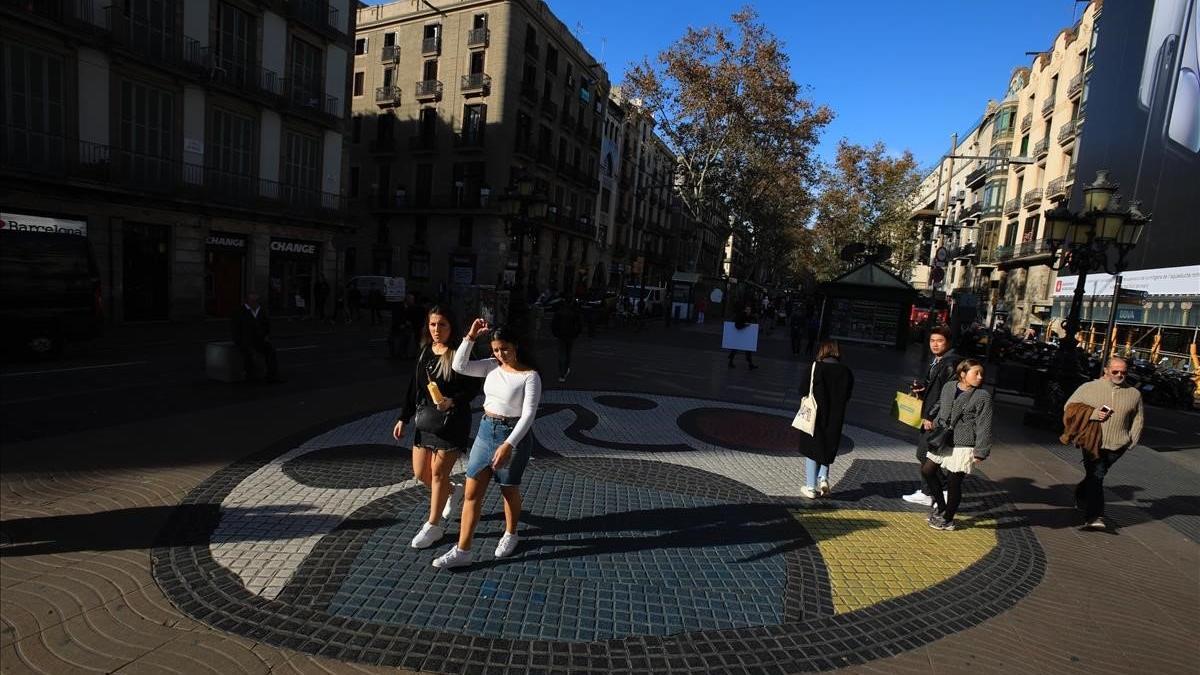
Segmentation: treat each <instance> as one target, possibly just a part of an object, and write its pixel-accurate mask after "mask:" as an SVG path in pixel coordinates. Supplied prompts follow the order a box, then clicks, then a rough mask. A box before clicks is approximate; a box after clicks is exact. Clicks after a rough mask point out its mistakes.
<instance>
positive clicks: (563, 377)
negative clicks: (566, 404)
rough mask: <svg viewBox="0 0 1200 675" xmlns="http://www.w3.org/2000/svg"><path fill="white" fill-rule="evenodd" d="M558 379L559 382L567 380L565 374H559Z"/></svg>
mask: <svg viewBox="0 0 1200 675" xmlns="http://www.w3.org/2000/svg"><path fill="white" fill-rule="evenodd" d="M558 381H559V382H566V381H567V376H566V375H559V377H558Z"/></svg>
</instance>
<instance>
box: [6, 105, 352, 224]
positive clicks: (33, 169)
mask: <svg viewBox="0 0 1200 675" xmlns="http://www.w3.org/2000/svg"><path fill="white" fill-rule="evenodd" d="M0 167H2V168H0V171H11V170H16V171H18V172H20V173H21V175H22V176H25V177H28V176H34V177H39V176H40V177H46V178H53V179H55V180H70V181H78V182H80V183H86V184H92V185H95V186H100V187H106V188H110V189H115V190H125V191H133V192H142V193H150V194H159V195H162V196H163V197H164V198H170V199H179V200H195V201H201V202H212V203H217V204H222V205H228V206H233V207H239V208H255V209H265V210H272V211H278V210H280V209H283V210H285V211H287V212H293V213H297V214H300V215H312V212H313V209H314V208H315V209H319V210H320V211H341V210H343V209H344V208H345V203H344V200H343V199H342V197H341V195H338V194H334V193H327V192H323V191H321V190H319V189H317V188H315V187H297V186H290V185H285V184H281V183H278V182H275V181H270V180H266V179H262V178H257V177H255V176H253V175H249V174H240V173H236V172H231V171H224V170H220V169H216V168H213V167H208V166H204V165H202V164H195V163H191V162H184V161H182V160H181V159H178V158H176V157H172V156H169V155H164V154H153V153H145V152H133V151H129V150H125V149H122V148H119V147H114V146H109V145H102V144H99V143H91V142H89V141H82V140H79V139H75V138H70V137H67V136H63V135H57V134H45V133H40V132H34V131H29V130H28V129H19V128H15V127H5V128H4V143H0Z"/></svg>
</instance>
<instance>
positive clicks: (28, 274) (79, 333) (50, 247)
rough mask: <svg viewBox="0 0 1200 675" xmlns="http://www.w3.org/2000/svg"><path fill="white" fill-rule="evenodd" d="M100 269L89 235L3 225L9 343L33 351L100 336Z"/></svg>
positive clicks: (2, 304) (47, 351)
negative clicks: (26, 229)
mask: <svg viewBox="0 0 1200 675" xmlns="http://www.w3.org/2000/svg"><path fill="white" fill-rule="evenodd" d="M103 309H104V305H103V296H102V295H101V293H100V272H99V269H98V268H97V267H96V260H95V257H94V256H93V255H92V249H91V245H90V244H89V243H88V240H87V238H86V237H81V236H75V235H66V234H57V233H48V232H17V231H12V230H0V323H2V325H3V329H2V330H0V334H2V335H3V341H4V344H5V346H6V348H12V349H14V350H21V351H24V352H26V353H27V354H32V355H34V356H42V357H50V356H56V355H58V354H60V353H61V352H62V349H63V346H64V344H65V343H67V342H69V341H70V342H73V341H82V340H89V339H92V338H94V337H96V336H98V335H99V334H100V332H101V328H102V326H103V323H104V312H103Z"/></svg>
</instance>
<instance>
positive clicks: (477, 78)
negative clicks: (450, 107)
mask: <svg viewBox="0 0 1200 675" xmlns="http://www.w3.org/2000/svg"><path fill="white" fill-rule="evenodd" d="M491 88H492V76H491V75H488V74H487V73H471V74H469V75H463V76H462V83H461V86H460V89H462V91H479V92H483V93H485V94H486V93H487V92H488V91H490V90H491Z"/></svg>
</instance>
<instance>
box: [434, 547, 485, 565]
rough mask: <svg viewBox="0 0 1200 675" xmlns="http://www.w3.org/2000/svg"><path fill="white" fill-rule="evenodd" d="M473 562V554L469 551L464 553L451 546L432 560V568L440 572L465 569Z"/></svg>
mask: <svg viewBox="0 0 1200 675" xmlns="http://www.w3.org/2000/svg"><path fill="white" fill-rule="evenodd" d="M473 562H475V554H474V553H471V552H470V551H464V550H462V549H461V548H459V547H458V546H457V545H455V546H451V547H450V550H449V551H446V552H445V553H443V554H442V555H440V556H438V557H437V558H435V559H434V560H433V566H434V567H436V568H438V569H440V570H448V569H451V568H454V567H466V566H467V565H470V564H471V563H473Z"/></svg>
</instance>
